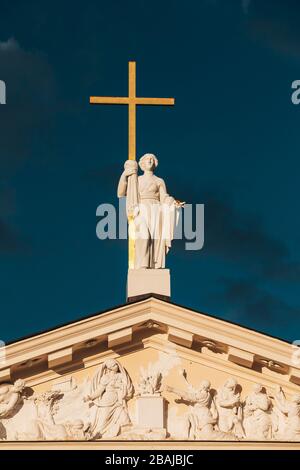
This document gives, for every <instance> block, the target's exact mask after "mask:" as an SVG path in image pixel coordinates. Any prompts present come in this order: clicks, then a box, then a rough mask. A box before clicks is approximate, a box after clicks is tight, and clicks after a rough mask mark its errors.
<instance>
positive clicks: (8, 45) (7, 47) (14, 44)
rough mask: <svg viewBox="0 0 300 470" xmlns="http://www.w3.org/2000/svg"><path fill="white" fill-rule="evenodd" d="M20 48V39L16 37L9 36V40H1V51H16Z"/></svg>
mask: <svg viewBox="0 0 300 470" xmlns="http://www.w3.org/2000/svg"><path fill="white" fill-rule="evenodd" d="M18 49H20V46H19V43H18V41H16V40H15V38H9V39H7V41H0V51H5V52H7V51H15V50H18Z"/></svg>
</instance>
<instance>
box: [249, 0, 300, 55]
mask: <svg viewBox="0 0 300 470" xmlns="http://www.w3.org/2000/svg"><path fill="white" fill-rule="evenodd" d="M299 15H300V4H299V2H293V1H287V2H279V1H276V0H272V2H266V3H264V2H261V3H260V2H257V4H256V8H255V11H254V14H253V15H252V16H251V18H250V19H249V22H248V32H249V34H250V36H251V37H252V38H253V39H254V40H256V41H259V42H260V43H261V44H263V45H265V46H266V47H268V48H270V49H272V50H273V51H275V52H277V53H279V54H281V55H285V56H288V57H292V58H299V56H300V31H299Z"/></svg>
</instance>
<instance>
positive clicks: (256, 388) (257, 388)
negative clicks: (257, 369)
mask: <svg viewBox="0 0 300 470" xmlns="http://www.w3.org/2000/svg"><path fill="white" fill-rule="evenodd" d="M262 389H263V386H262V384H254V385H253V392H254V393H261V392H262Z"/></svg>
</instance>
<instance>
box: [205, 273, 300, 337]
mask: <svg viewBox="0 0 300 470" xmlns="http://www.w3.org/2000/svg"><path fill="white" fill-rule="evenodd" d="M219 281H220V282H219V284H218V285H219V286H221V289H220V291H219V292H214V294H213V296H212V294H211V295H210V297H211V298H212V297H213V301H214V302H217V303H219V304H220V305H221V306H222V309H223V311H224V310H225V315H226V312H227V318H230V320H233V321H236V322H237V323H240V324H245V325H246V324H247V325H249V326H252V327H254V328H258V329H263V330H265V331H266V332H269V330H270V325H272V330H273V331H274V332H275V334H277V335H278V336H282V327H285V330H286V331H288V326H289V325H294V324H295V320H296V319H298V318H299V314H300V307H299V306H297V307H295V306H292V305H290V304H288V303H287V302H285V301H284V300H282V299H281V298H280V297H279V296H278V295H275V294H273V293H272V292H270V291H268V290H267V289H265V288H263V287H261V280H260V279H257V278H251V279H239V280H236V279H229V278H221V279H220V280H219ZM224 305H225V309H224ZM291 331H292V328H291ZM289 339H290V340H293V339H295V338H294V337H293V334H292V333H291V336H290V338H289Z"/></svg>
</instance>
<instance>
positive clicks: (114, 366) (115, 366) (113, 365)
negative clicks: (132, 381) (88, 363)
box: [105, 359, 119, 372]
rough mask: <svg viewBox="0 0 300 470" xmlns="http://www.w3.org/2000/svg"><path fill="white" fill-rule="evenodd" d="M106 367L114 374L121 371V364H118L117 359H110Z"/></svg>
mask: <svg viewBox="0 0 300 470" xmlns="http://www.w3.org/2000/svg"><path fill="white" fill-rule="evenodd" d="M105 366H106V368H107V369H109V370H112V371H114V372H118V370H119V364H118V363H117V361H115V359H108V360H107V361H106V362H105Z"/></svg>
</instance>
